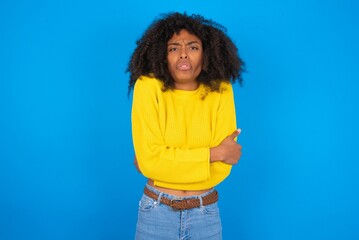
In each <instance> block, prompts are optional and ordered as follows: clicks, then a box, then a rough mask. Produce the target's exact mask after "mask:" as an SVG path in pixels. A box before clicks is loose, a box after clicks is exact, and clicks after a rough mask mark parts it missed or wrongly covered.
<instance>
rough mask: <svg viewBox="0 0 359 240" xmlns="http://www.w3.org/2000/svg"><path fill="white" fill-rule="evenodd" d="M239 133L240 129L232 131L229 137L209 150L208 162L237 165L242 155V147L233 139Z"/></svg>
mask: <svg viewBox="0 0 359 240" xmlns="http://www.w3.org/2000/svg"><path fill="white" fill-rule="evenodd" d="M240 132H241V130H240V129H238V130H236V131H234V132H233V133H232V134H231V135H229V136H228V137H226V138H225V139H223V141H222V142H221V144H219V145H218V146H217V147H213V148H210V161H211V162H217V161H221V162H224V163H227V164H230V165H235V164H237V163H238V161H239V159H240V157H241V155H242V146H241V145H239V144H238V143H237V142H236V141H235V140H234V139H235V138H236V137H237V136H238V135H239V134H240Z"/></svg>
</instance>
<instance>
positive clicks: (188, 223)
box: [128, 13, 244, 240]
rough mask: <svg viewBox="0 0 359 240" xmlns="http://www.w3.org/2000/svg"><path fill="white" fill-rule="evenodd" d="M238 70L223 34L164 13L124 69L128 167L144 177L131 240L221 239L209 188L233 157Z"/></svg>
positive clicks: (236, 153) (195, 19)
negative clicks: (131, 152)
mask: <svg viewBox="0 0 359 240" xmlns="http://www.w3.org/2000/svg"><path fill="white" fill-rule="evenodd" d="M243 66H244V63H243V61H242V60H241V59H240V58H239V56H238V53H237V48H236V46H235V45H234V44H233V42H232V41H231V40H230V38H229V37H228V36H227V35H226V33H225V29H224V28H223V27H222V26H221V25H219V24H217V23H215V22H213V21H211V20H208V19H205V18H203V17H202V16H199V15H191V16H188V15H186V14H180V13H170V14H167V15H163V16H162V17H160V18H159V19H157V20H155V21H154V22H153V23H152V24H151V25H150V26H149V27H148V29H147V30H146V31H145V33H144V34H143V36H142V37H141V38H140V39H139V40H138V41H137V47H136V49H135V51H134V53H133V55H132V57H131V60H130V62H129V66H128V71H129V72H130V75H131V76H130V82H129V91H131V90H132V89H133V91H134V92H133V103H132V134H133V144H134V149H135V156H136V157H135V164H136V166H137V168H138V170H139V171H140V172H141V173H142V174H143V175H144V176H145V177H147V178H148V181H147V184H146V186H145V190H144V193H143V196H142V198H141V201H140V206H139V211H138V222H137V228H136V239H146V240H150V239H156V240H159V239H166V240H167V239H196V240H198V239H206V240H210V239H221V238H222V226H221V220H220V215H219V210H218V206H217V201H218V193H217V191H216V190H215V188H214V187H215V186H216V185H218V184H219V183H220V182H222V181H223V180H224V179H225V178H226V177H227V176H228V175H229V173H230V171H231V167H232V165H234V164H236V163H237V162H238V161H239V159H240V156H241V148H242V147H241V146H240V145H239V144H238V143H237V142H236V140H235V139H236V137H237V136H238V134H239V133H240V131H239V130H236V115H235V105H234V98H233V90H232V85H231V83H234V82H235V81H239V82H240V83H241V81H242V79H241V73H242V71H243Z"/></svg>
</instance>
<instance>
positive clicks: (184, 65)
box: [177, 63, 192, 71]
mask: <svg viewBox="0 0 359 240" xmlns="http://www.w3.org/2000/svg"><path fill="white" fill-rule="evenodd" d="M191 68H192V66H191V65H190V64H189V63H179V64H177V69H178V70H182V71H187V70H190V69H191Z"/></svg>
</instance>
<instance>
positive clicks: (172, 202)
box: [170, 198, 182, 210]
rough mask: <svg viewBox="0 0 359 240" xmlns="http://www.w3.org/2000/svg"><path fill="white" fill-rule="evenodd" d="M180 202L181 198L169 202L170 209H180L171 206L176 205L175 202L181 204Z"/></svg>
mask: <svg viewBox="0 0 359 240" xmlns="http://www.w3.org/2000/svg"><path fill="white" fill-rule="evenodd" d="M181 201H182V199H181V198H174V199H171V201H170V207H171V208H173V209H176V210H180V209H181V208H176V207H175V206H173V204H174V203H176V202H181Z"/></svg>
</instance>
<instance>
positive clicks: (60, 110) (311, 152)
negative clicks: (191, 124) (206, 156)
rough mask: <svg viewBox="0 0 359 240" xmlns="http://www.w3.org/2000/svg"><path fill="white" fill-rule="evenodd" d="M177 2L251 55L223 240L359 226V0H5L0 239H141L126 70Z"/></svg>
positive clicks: (335, 233)
mask: <svg viewBox="0 0 359 240" xmlns="http://www.w3.org/2000/svg"><path fill="white" fill-rule="evenodd" d="M168 11H180V12H183V11H187V12H188V13H199V14H202V15H203V16H205V17H206V18H211V19H213V20H215V21H217V22H219V23H221V24H223V25H224V26H226V27H227V29H228V34H229V36H230V37H231V38H232V39H233V41H234V42H235V43H236V44H237V46H238V48H239V53H240V55H241V57H242V58H243V59H244V60H245V62H246V63H247V73H245V74H244V80H245V82H244V86H243V87H242V88H241V87H240V86H239V85H236V86H235V87H234V89H235V99H236V105H237V120H238V127H240V128H242V134H241V135H240V137H239V138H238V141H239V142H240V143H241V144H242V145H243V157H242V159H241V161H240V163H239V164H238V165H237V166H235V168H234V169H233V171H232V174H231V176H230V177H229V178H228V179H227V180H226V181H225V182H224V183H222V184H221V185H220V186H219V187H218V189H219V190H220V194H221V196H220V198H221V200H220V207H221V213H222V221H223V226H224V232H223V234H224V239H249V240H252V239H253V240H271V239H275V240H282V239H283V240H288V239H295V240H296V239H298V240H299V239H359V230H358V229H359V220H358V215H359V204H358V202H359V192H358V191H359V176H358V175H359V174H358V169H359V164H358V160H359V158H358V147H357V145H358V143H359V139H358V134H359V129H358V120H359V117H358V103H359V97H358V90H359V83H358V82H359V74H358V66H359V60H358V59H359V58H358V56H359V44H358V42H359V28H358V26H359V15H358V12H359V3H358V1H355V0H341V1H339V0H336V1H335V0H291V1H286V0H271V1H269V0H252V1H229V0H221V1H208V0H206V1H204V0H203V1H201V0H196V1H177V0H172V1H160V0H152V1H114V0H112V1H83V0H82V1H69V0H62V1H19V0H17V1H10V0H8V1H6V0H5V1H4V0H3V1H1V3H0V109H1V112H0V114H1V115H0V159H1V160H0V239H3V240H8V239H9V240H10V239H16V240H22V239H36V240H42V239H43V240H49V239H51V240H52V239H88V240H91V239H133V233H134V230H135V223H136V217H137V216H136V215H137V206H138V200H139V198H140V196H141V194H142V189H143V185H144V183H145V179H144V178H143V177H142V176H141V175H140V174H138V173H137V172H136V170H135V168H134V166H133V164H132V162H133V150H132V139H131V130H130V107H131V98H128V97H127V82H128V78H129V75H128V74H126V73H125V69H126V66H127V62H128V60H129V57H130V54H131V53H132V51H133V49H134V47H135V41H136V40H137V39H138V38H139V37H140V36H141V34H142V33H143V31H144V30H145V28H146V27H147V26H148V25H149V24H150V23H151V22H152V20H153V19H154V18H155V17H156V16H158V15H159V14H160V13H165V12H168Z"/></svg>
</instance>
